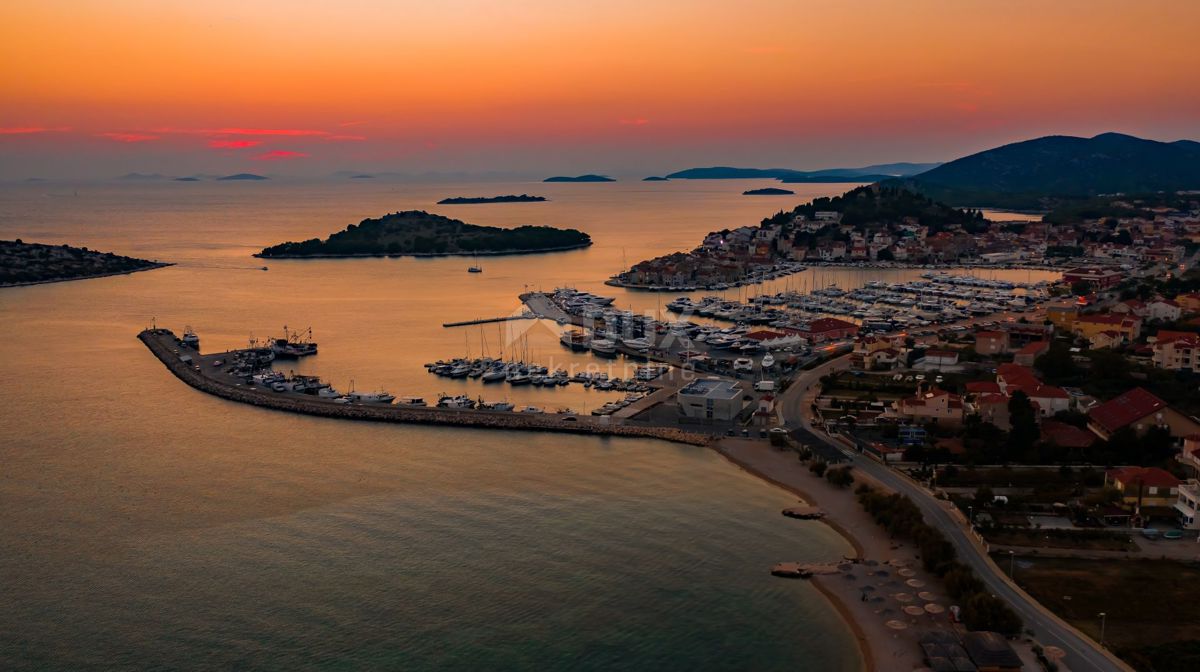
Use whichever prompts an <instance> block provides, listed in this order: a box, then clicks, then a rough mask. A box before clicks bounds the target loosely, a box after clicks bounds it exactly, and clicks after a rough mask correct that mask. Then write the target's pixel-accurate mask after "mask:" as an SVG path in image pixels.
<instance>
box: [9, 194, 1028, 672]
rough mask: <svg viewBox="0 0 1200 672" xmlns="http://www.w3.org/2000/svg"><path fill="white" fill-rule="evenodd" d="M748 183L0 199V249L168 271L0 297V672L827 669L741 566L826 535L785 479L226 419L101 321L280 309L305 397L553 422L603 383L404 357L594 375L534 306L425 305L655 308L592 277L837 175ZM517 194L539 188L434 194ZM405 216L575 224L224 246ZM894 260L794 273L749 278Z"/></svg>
mask: <svg viewBox="0 0 1200 672" xmlns="http://www.w3.org/2000/svg"><path fill="white" fill-rule="evenodd" d="M751 184H754V183H748V182H745V183H744V182H691V183H689V182H683V183H674V182H672V183H625V182H618V183H610V184H585V185H578V184H496V183H490V184H455V185H446V184H442V185H435V184H421V185H406V184H396V183H388V182H382V181H380V182H375V181H367V180H362V181H347V182H344V183H313V184H294V183H293V184H286V183H274V182H272V183H219V184H214V183H162V184H158V183H155V184H105V185H97V184H91V185H88V184H80V185H62V184H51V183H38V184H22V185H8V186H0V238H6V239H11V238H22V239H24V240H26V241H28V242H46V243H71V244H76V245H85V246H88V247H91V248H94V249H100V250H108V251H115V252H118V253H122V254H129V255H133V256H139V257H146V258H155V259H161V260H164V261H174V262H178V265H177V266H175V267H171V268H167V269H162V270H156V271H151V272H146V273H138V274H134V275H129V276H120V277H113V278H103V279H96V280H86V281H79V282H70V283H59V284H51V285H41V286H34V287H27V288H16V289H5V290H0V317H2V319H0V390H3V398H4V406H3V410H2V411H0V586H2V588H0V591H2V592H0V595H2V596H3V597H2V598H0V668H2V669H63V670H68V669H69V670H78V669H123V668H124V669H144V668H155V669H229V668H241V669H280V670H299V669H337V670H349V669H398V670H399V669H402V670H434V669H454V670H481V669H499V670H588V669H654V670H696V669H762V670H773V669H780V670H782V669H791V670H794V669H803V670H856V669H858V668H859V667H860V665H861V662H860V659H859V656H858V653H857V652H856V650H855V648H854V646H853V642H852V640H851V638H850V636H849V634H848V633H847V632H846V631H845V629H844V628H843V626H842V624H841V623H840V622H839V621H838V619H837V617H836V614H835V612H834V611H833V610H832V608H831V607H829V606H828V605H827V604H826V603H825V602H824V601H823V599H822V598H821V597H820V595H819V594H817V593H816V592H815V591H814V590H813V589H812V588H811V587H809V586H808V585H807V584H806V583H803V582H788V581H780V580H777V579H772V578H771V577H770V576H769V575H768V574H767V572H766V570H767V568H768V567H769V565H770V564H772V563H774V562H776V561H778V560H781V559H801V560H821V559H831V558H835V557H838V556H839V555H840V554H842V553H844V552H846V550H847V548H848V547H847V546H846V544H845V543H844V542H843V541H842V540H841V539H840V538H839V537H837V536H836V535H834V534H833V533H832V532H830V531H829V530H828V529H827V528H826V527H824V526H822V525H819V524H804V523H798V522H796V521H789V520H787V519H784V518H782V517H781V516H779V514H778V510H779V509H780V508H781V507H783V506H786V505H788V504H789V503H790V502H792V501H794V500H793V498H791V497H789V496H787V495H786V494H784V493H782V492H781V491H779V490H776V489H774V488H771V487H769V486H767V485H764V484H762V483H761V482H759V481H758V480H756V479H754V478H752V477H749V476H747V475H745V474H743V473H741V472H740V471H739V470H738V469H736V468H735V467H733V466H731V465H729V464H727V463H726V462H724V461H723V460H722V459H720V458H719V457H717V456H716V455H714V454H713V453H711V452H710V451H707V450H704V449H699V448H690V447H680V446H675V445H669V444H664V443H657V442H652V441H640V440H603V439H592V438H578V437H570V438H566V437H559V436H543V435H536V434H525V433H511V434H510V433H494V432H480V431H464V430H450V429H438V428H419V427H401V426H382V425H372V424H355V423H346V422H338V421H334V420H328V419H316V418H306V417H300V416H293V415H287V414H282V413H277V412H272V411H265V410H258V409H253V408H250V407H246V406H241V405H238V404H233V403H229V402H226V401H223V400H220V399H216V398H213V397H209V396H207V395H204V394H202V393H199V392H197V391H195V390H192V389H191V388H188V387H187V386H185V385H183V384H182V383H180V382H179V381H178V380H176V379H175V378H174V377H172V376H170V375H169V374H168V373H167V371H166V370H165V369H164V368H163V367H162V365H161V364H159V363H158V362H157V360H155V359H154V358H153V357H152V356H150V354H149V353H148V352H147V351H146V350H145V348H144V347H143V346H142V345H141V344H140V343H139V342H138V341H137V340H136V339H135V335H136V333H137V332H138V331H139V330H140V329H142V328H143V327H146V326H149V325H150V324H151V322H152V321H154V322H155V323H157V324H158V325H159V326H166V327H169V328H172V329H174V330H175V331H176V332H177V333H179V332H181V331H182V330H183V328H184V326H185V325H190V326H192V327H193V328H194V329H195V330H196V331H197V332H198V333H199V335H200V337H201V340H202V347H203V349H204V350H206V351H208V350H213V349H226V348H234V347H241V346H243V345H244V344H245V343H246V342H247V340H248V339H249V338H250V337H251V336H256V337H259V338H262V337H267V336H271V335H275V334H278V333H280V331H281V330H282V327H283V325H285V324H286V325H288V327H290V328H307V327H309V326H311V327H312V329H313V334H314V337H315V339H316V340H317V341H318V342H319V343H320V347H321V353H320V354H319V355H318V356H317V357H314V358H311V359H309V360H306V361H304V362H302V363H300V364H297V365H294V366H295V368H296V369H297V370H298V371H303V372H306V373H314V374H319V375H321V376H323V377H325V378H326V379H327V380H330V381H331V382H333V383H334V385H335V386H336V387H338V388H339V389H343V390H346V389H349V387H350V385H351V381H354V382H353V384H354V385H355V386H356V387H357V388H359V389H369V388H378V387H383V388H386V389H387V390H389V391H391V392H393V393H394V394H397V395H408V394H411V395H422V396H425V397H426V398H427V399H428V400H430V401H433V400H434V399H435V398H436V395H437V393H438V392H441V391H445V392H449V393H456V394H457V393H467V394H471V395H472V396H483V397H484V398H487V399H501V398H508V399H509V400H510V401H513V402H515V403H518V404H534V405H538V406H542V407H546V408H550V409H553V408H557V407H566V406H570V407H572V408H576V409H580V410H586V409H587V408H590V407H594V406H595V405H597V404H599V403H603V402H604V401H606V400H608V399H610V398H612V395H611V394H609V395H605V394H604V393H599V392H596V393H593V392H590V391H586V390H584V389H582V388H581V387H579V386H570V387H567V388H560V389H555V390H543V389H538V388H533V389H530V388H518V389H513V388H507V387H504V386H498V387H484V386H483V385H482V384H481V383H479V382H478V381H471V380H468V381H449V380H442V379H437V378H435V377H434V376H431V375H429V374H427V373H426V372H425V370H424V368H423V367H422V366H421V365H422V364H423V363H424V362H427V361H431V360H435V359H439V358H446V357H455V356H461V355H463V354H466V353H470V354H472V355H473V356H478V355H479V354H481V353H483V352H486V353H487V354H491V355H494V356H495V355H499V354H501V351H502V349H503V353H504V354H505V355H513V354H516V355H518V356H523V357H525V358H526V359H527V360H535V361H539V362H541V363H543V364H547V365H558V366H587V365H593V366H594V365H597V362H596V361H595V360H592V359H591V358H589V357H587V356H583V355H572V354H570V353H568V352H566V351H565V350H564V349H562V348H561V347H560V346H559V345H558V343H557V335H556V330H555V329H553V328H552V326H553V325H539V324H537V323H534V322H522V323H518V324H517V325H516V326H514V327H512V328H508V327H502V328H497V327H496V326H494V325H493V326H490V327H483V328H480V327H472V328H458V329H443V328H442V327H441V326H440V325H441V323H443V322H446V321H454V320H463V319H471V318H476V317H492V316H499V315H506V314H509V313H511V312H513V311H515V310H518V309H519V308H520V305H519V301H518V300H517V295H518V294H519V293H521V292H522V291H523V290H524V289H526V288H543V289H552V288H553V287H555V286H558V285H563V284H570V285H574V286H576V287H579V288H580V289H586V290H590V291H595V292H598V293H603V294H607V295H609V296H617V297H618V300H617V305H618V306H620V307H622V308H631V309H633V310H637V311H653V310H657V309H658V306H659V304H660V303H665V300H667V298H668V297H664V298H663V299H660V298H659V297H658V296H656V295H654V294H648V293H636V292H624V291H623V290H618V289H614V288H609V287H605V286H604V285H603V284H602V282H603V280H604V279H605V278H607V277H608V276H609V275H611V274H612V273H614V272H616V271H618V270H620V269H621V268H622V267H624V266H626V265H628V264H632V263H634V262H636V261H639V260H641V259H643V258H647V257H650V256H654V255H657V254H662V253H665V252H669V251H673V250H682V249H689V248H691V247H692V246H694V245H695V244H696V243H697V242H698V241H699V239H700V237H701V236H702V235H703V234H704V233H705V232H707V231H710V230H715V229H720V228H725V227H733V226H739V225H744V224H753V223H755V222H757V221H758V220H760V219H761V218H762V217H764V216H766V215H769V214H771V213H773V212H774V211H776V210H779V209H782V208H784V207H791V206H792V205H794V204H796V203H799V202H801V201H803V200H806V199H808V198H811V197H813V196H818V195H826V194H834V193H840V192H841V191H843V190H844V188H845V185H812V186H808V185H795V186H796V187H798V188H799V189H800V190H802V191H798V193H797V195H796V196H795V197H789V198H784V199H776V198H753V197H745V196H741V195H740V194H741V191H742V190H744V189H746V188H748V187H749V186H750V185H751ZM523 192H525V193H533V194H541V195H545V196H547V197H549V198H550V199H552V200H551V201H550V202H547V203H532V204H494V205H464V206H437V205H434V203H435V201H437V200H438V199H440V198H443V197H445V196H453V195H466V196H474V195H494V194H506V193H523ZM414 208H416V209H427V210H431V211H433V212H438V213H441V214H446V215H450V216H454V217H458V218H461V219H463V220H465V221H467V222H471V223H480V224H492V225H500V226H511V225H518V224H525V223H531V224H549V225H556V226H569V227H575V228H579V229H582V230H584V231H587V232H588V233H590V234H591V235H592V237H593V239H594V240H595V243H596V244H595V245H594V246H593V247H591V248H589V249H586V250H579V251H573V252H564V253H556V254H547V255H529V256H514V257H501V258H485V259H483V260H482V264H483V267H484V273H483V274H480V275H475V274H468V273H466V267H467V266H468V265H469V263H470V261H469V260H466V259H462V258H442V259H420V260H418V259H352V260H294V261H280V260H272V261H267V262H265V263H266V264H267V265H268V266H269V267H270V270H269V271H267V272H263V271H261V270H257V269H259V267H261V266H262V265H263V263H264V262H262V261H259V260H256V259H253V258H251V257H250V256H249V255H250V254H251V253H252V252H255V251H257V250H258V249H260V248H262V247H263V246H265V245H269V244H273V243H277V242H281V241H284V240H300V239H303V238H310V237H317V236H320V237H323V236H325V235H327V234H328V233H330V232H333V231H336V230H339V229H341V228H343V227H344V226H345V225H346V224H349V223H352V222H357V221H359V220H361V219H363V218H365V217H372V216H378V215H380V214H383V213H386V212H391V211H396V210H405V209H414ZM913 276H915V272H911V271H892V272H887V273H880V274H871V273H866V272H863V271H844V272H837V271H830V270H822V271H816V272H809V273H805V274H801V275H797V276H793V277H792V278H790V279H788V280H780V281H777V282H776V283H774V285H773V286H772V290H774V289H777V288H778V289H782V288H783V287H785V286H791V287H805V286H810V287H811V286H813V285H814V284H820V285H824V284H829V283H830V282H838V283H839V284H840V285H841V286H852V285H854V284H861V282H863V281H865V280H868V279H873V278H882V279H890V280H901V279H905V278H909V277H913ZM1007 277H1013V278H1015V279H1026V277H1027V274H1025V273H1016V274H1009V275H1008V276H1007ZM1034 279H1037V278H1034ZM603 365H604V366H609V365H610V364H609V363H604V364H603ZM611 366H613V367H614V369H613V373H614V374H615V375H622V373H623V372H622V371H621V370H620V369H621V367H622V366H623V363H622V362H621V361H620V360H618V361H617V362H615V363H612V364H611Z"/></svg>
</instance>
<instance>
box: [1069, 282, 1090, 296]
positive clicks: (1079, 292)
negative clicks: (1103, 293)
mask: <svg viewBox="0 0 1200 672" xmlns="http://www.w3.org/2000/svg"><path fill="white" fill-rule="evenodd" d="M1071 293H1072V294H1074V295H1075V296H1087V295H1088V294H1091V293H1092V283H1090V282H1088V281H1087V280H1076V281H1075V282H1072V283H1071Z"/></svg>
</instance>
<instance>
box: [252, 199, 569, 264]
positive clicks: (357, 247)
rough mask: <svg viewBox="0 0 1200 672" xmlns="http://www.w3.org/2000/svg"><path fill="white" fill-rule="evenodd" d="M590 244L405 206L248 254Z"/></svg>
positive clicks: (429, 253) (558, 233)
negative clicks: (321, 236)
mask: <svg viewBox="0 0 1200 672" xmlns="http://www.w3.org/2000/svg"><path fill="white" fill-rule="evenodd" d="M591 244H592V239H591V236H589V235H588V234H586V233H584V232H582V231H577V230H575V229H556V228H554V227H551V226H519V227H517V228H515V229H502V228H499V227H496V226H476V225H474V224H466V223H463V222H461V221H459V220H457V219H451V218H449V217H443V216H442V215H435V214H433V213H429V212H425V211H423V210H407V211H404V212H397V213H393V214H388V215H384V216H383V217H379V218H376V219H364V220H363V221H362V222H361V223H359V224H351V225H350V226H348V227H346V229H345V230H343V231H339V232H337V233H335V234H332V235H331V236H329V237H328V238H326V239H325V240H320V239H318V238H312V239H310V240H305V241H301V242H298V243H295V242H287V243H281V244H279V245H272V246H271V247H268V248H265V249H263V251H262V252H259V253H258V254H256V255H254V256H256V257H262V258H271V259H289V258H304V257H380V256H417V257H433V256H449V255H475V254H488V255H498V254H527V253H531V252H557V251H560V250H574V249H578V248H582V247H587V246H589V245H591Z"/></svg>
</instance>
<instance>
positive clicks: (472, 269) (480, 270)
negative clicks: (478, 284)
mask: <svg viewBox="0 0 1200 672" xmlns="http://www.w3.org/2000/svg"><path fill="white" fill-rule="evenodd" d="M467 272H468V273H483V267H482V266H480V265H479V255H475V263H474V265H472V266H469V267H467Z"/></svg>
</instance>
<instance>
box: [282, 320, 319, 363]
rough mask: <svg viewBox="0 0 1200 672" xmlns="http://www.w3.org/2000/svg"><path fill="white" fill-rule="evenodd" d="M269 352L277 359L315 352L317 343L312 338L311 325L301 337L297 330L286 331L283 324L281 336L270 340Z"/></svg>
mask: <svg viewBox="0 0 1200 672" xmlns="http://www.w3.org/2000/svg"><path fill="white" fill-rule="evenodd" d="M271 352H273V353H275V356H276V357H278V358H279V359H299V358H301V357H308V356H309V355H315V354H317V344H316V343H315V342H313V340H312V327H309V328H308V330H307V332H306V333H305V335H304V336H303V337H301V335H300V332H299V331H288V328H287V325H286V324H285V325H283V338H275V339H272V340H271Z"/></svg>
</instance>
